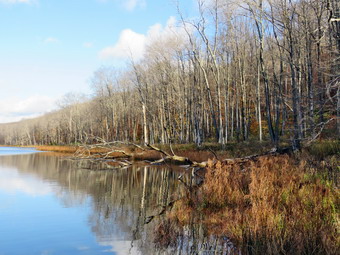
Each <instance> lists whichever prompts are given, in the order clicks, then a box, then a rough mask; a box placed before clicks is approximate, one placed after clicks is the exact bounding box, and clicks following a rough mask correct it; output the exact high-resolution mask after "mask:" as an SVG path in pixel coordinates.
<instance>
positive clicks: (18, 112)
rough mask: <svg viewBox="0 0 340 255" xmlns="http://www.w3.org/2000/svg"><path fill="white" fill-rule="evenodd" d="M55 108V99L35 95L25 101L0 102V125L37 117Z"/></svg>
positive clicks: (12, 99) (8, 99)
mask: <svg viewBox="0 0 340 255" xmlns="http://www.w3.org/2000/svg"><path fill="white" fill-rule="evenodd" d="M55 108H56V99H53V98H50V97H47V96H40V95H35V96H31V97H29V98H26V99H19V98H16V97H12V98H7V99H3V100H0V123H8V122H14V121H19V120H22V119H28V118H34V117H38V116H40V115H42V114H44V113H46V112H49V111H52V110H53V109H55Z"/></svg>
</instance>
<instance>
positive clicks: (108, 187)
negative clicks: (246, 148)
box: [1, 153, 232, 254]
mask: <svg viewBox="0 0 340 255" xmlns="http://www.w3.org/2000/svg"><path fill="white" fill-rule="evenodd" d="M1 164H2V165H5V166H9V167H15V168H17V169H18V171H19V172H21V173H25V174H30V175H34V176H36V177H38V178H40V179H43V180H44V181H47V182H49V183H53V186H54V187H55V188H54V190H53V191H54V193H55V194H56V196H57V197H58V198H59V200H60V201H61V202H62V204H63V206H65V207H73V206H77V205H83V204H84V203H87V202H88V201H90V202H89V203H90V204H89V206H90V207H91V210H90V211H91V213H90V215H89V218H88V225H89V226H90V228H91V230H92V232H93V233H94V234H95V236H96V238H97V241H98V242H99V243H101V244H104V245H109V246H112V247H115V246H116V248H115V249H116V250H117V248H118V247H117V246H119V245H124V246H125V248H126V246H128V247H129V251H130V253H131V254H136V253H142V254H150V252H153V253H162V254H174V253H177V254H192V253H197V252H200V253H202V254H211V253H214V252H217V251H218V252H219V254H220V252H222V253H231V251H232V249H231V248H230V247H231V246H228V240H224V239H223V238H214V237H211V236H210V237H209V236H208V234H207V230H206V229H205V228H204V226H203V225H201V224H198V223H197V222H199V215H198V216H197V218H196V219H192V224H190V226H178V225H176V223H175V222H169V220H167V219H166V218H165V216H164V215H160V216H157V217H155V218H154V220H152V221H151V222H150V223H149V224H145V221H146V219H147V217H148V216H150V215H157V214H158V212H159V211H161V209H162V206H165V205H168V204H169V203H170V202H171V201H172V200H174V199H176V198H178V197H180V196H181V194H183V193H184V192H186V190H185V189H186V188H185V187H184V185H183V184H181V183H180V182H179V181H178V176H179V174H180V173H182V172H183V171H184V170H180V169H178V168H175V167H172V169H170V168H169V167H168V166H162V167H160V166H146V165H142V164H134V165H132V166H131V167H130V168H113V167H109V169H108V166H107V165H102V164H93V163H92V162H90V163H89V162H87V163H86V161H71V160H66V159H65V158H63V157H61V156H55V155H49V154H44V153H40V154H30V155H16V156H6V157H2V158H1ZM105 169H107V170H105ZM184 177H185V178H189V175H187V176H186V175H184ZM161 226H163V227H164V226H166V227H167V228H168V229H167V231H168V232H169V230H172V231H173V233H171V234H172V236H166V235H161V233H160V232H159V230H160V227H161ZM155 230H158V231H156V232H155ZM167 238H168V240H166V242H164V239H167ZM155 241H156V243H155ZM165 244H166V245H165Z"/></svg>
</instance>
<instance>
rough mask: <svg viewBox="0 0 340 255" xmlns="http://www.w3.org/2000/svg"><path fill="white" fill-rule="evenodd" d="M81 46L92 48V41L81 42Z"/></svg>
mask: <svg viewBox="0 0 340 255" xmlns="http://www.w3.org/2000/svg"><path fill="white" fill-rule="evenodd" d="M83 47H84V48H92V47H93V43H92V42H84V43H83Z"/></svg>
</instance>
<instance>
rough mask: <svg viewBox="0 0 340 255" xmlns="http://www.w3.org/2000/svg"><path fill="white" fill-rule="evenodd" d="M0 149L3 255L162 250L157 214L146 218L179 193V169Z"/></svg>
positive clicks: (0, 241) (0, 253)
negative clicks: (157, 237)
mask: <svg viewBox="0 0 340 255" xmlns="http://www.w3.org/2000/svg"><path fill="white" fill-rule="evenodd" d="M0 155H1V156H0V255H7V254H8V255H14V254H25V255H27V254H44V255H45V254H46V255H47V254H58V255H60V254H154V253H160V251H156V250H154V245H153V243H152V242H150V240H152V239H153V235H155V234H154V228H155V224H157V219H156V220H154V221H152V222H151V223H150V224H144V222H145V219H147V217H148V216H150V215H153V214H155V212H157V210H158V211H159V208H160V207H159V206H160V205H164V204H167V203H168V202H169V201H170V200H171V194H173V193H175V192H179V190H180V189H181V184H180V183H179V182H178V180H177V178H178V175H179V172H178V171H174V170H170V169H167V168H164V167H163V168H159V167H157V168H156V167H149V166H142V165H139V166H138V165H134V166H132V167H130V168H128V169H121V168H113V169H112V168H111V169H108V168H107V167H105V166H100V167H98V166H94V165H92V164H87V163H86V162H82V161H71V160H66V159H65V158H64V157H62V156H56V155H54V154H52V153H41V152H39V153H35V151H34V149H18V148H6V147H0ZM96 168H99V169H96ZM162 253H165V251H163V252H162Z"/></svg>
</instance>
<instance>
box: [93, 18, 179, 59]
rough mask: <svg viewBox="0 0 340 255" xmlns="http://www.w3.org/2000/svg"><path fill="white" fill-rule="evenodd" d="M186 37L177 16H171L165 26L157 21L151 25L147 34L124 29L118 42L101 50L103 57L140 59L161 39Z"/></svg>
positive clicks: (101, 56)
mask: <svg viewBox="0 0 340 255" xmlns="http://www.w3.org/2000/svg"><path fill="white" fill-rule="evenodd" d="M185 37H186V34H185V31H184V29H183V28H180V27H177V21H176V18H174V17H170V18H169V19H168V21H167V23H166V25H165V26H162V25H161V24H159V23H157V24H155V25H153V26H151V27H149V29H148V31H147V33H146V34H139V33H137V32H134V31H133V30H131V29H125V30H123V31H122V32H121V33H120V35H119V39H118V41H117V43H116V44H115V45H113V46H109V47H106V48H104V49H103V50H101V51H100V52H99V57H100V58H102V59H115V60H124V59H128V58H130V57H131V56H132V57H133V59H135V60H140V59H141V58H142V57H143V56H144V53H145V51H146V48H147V46H148V45H151V44H153V43H155V42H159V41H167V40H170V39H172V40H184V38H185Z"/></svg>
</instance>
